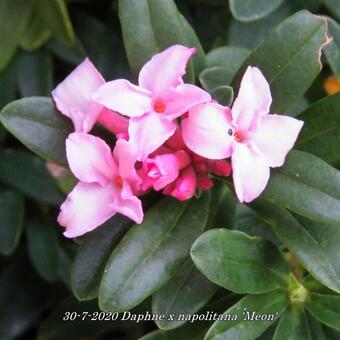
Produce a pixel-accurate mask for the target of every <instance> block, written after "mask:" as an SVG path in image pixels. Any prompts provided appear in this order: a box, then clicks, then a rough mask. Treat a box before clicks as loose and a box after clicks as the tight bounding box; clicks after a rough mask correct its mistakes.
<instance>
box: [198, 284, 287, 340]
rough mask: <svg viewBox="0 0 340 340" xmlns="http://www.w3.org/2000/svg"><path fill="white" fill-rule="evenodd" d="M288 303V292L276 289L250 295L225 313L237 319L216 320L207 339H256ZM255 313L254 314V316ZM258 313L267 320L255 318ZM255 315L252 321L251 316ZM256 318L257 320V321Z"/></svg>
mask: <svg viewBox="0 0 340 340" xmlns="http://www.w3.org/2000/svg"><path fill="white" fill-rule="evenodd" d="M287 304H288V298H287V295H286V292H284V291H281V290H275V291H273V292H270V293H266V294H259V295H248V296H246V297H244V298H242V299H241V300H240V301H239V302H238V303H236V304H235V305H234V306H232V307H231V308H229V309H228V310H227V311H226V312H225V313H224V314H228V315H229V317H230V318H232V316H233V315H234V317H235V318H236V320H232V319H230V320H228V319H227V321H226V320H221V321H216V322H215V323H214V324H213V325H212V326H211V327H210V329H209V331H208V333H207V334H206V336H205V338H204V339H205V340H217V339H223V340H235V339H256V338H257V337H258V336H260V335H261V334H262V333H263V332H264V331H265V330H266V329H267V328H268V327H269V326H270V325H271V324H272V323H274V321H275V320H276V319H277V317H278V316H279V315H280V314H281V313H282V312H283V310H284V309H285V308H286V306H287ZM253 313H254V316H253ZM258 314H262V315H266V316H267V320H261V319H260V320H258V319H255V317H256V315H257V317H259V316H258ZM252 317H253V320H252V321H251V320H250V318H252ZM255 320H256V321H255Z"/></svg>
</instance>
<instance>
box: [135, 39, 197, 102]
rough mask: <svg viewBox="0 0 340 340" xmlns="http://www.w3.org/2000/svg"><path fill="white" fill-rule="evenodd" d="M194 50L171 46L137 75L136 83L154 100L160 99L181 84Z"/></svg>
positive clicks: (157, 55) (154, 57) (156, 56)
mask: <svg viewBox="0 0 340 340" xmlns="http://www.w3.org/2000/svg"><path fill="white" fill-rule="evenodd" d="M193 53H195V48H187V47H185V46H182V45H173V46H171V47H169V48H167V49H166V50H165V51H163V52H161V53H158V54H156V55H155V56H153V57H152V59H151V60H150V61H148V62H147V63H146V64H145V65H144V66H143V68H142V69H141V71H140V73H139V78H138V83H139V85H140V86H142V87H143V88H145V89H148V90H149V91H151V92H152V93H153V97H154V98H158V97H162V95H163V94H165V93H166V92H167V91H168V90H169V89H170V88H171V87H176V86H178V85H179V84H182V83H183V80H182V76H183V75H184V74H185V68H186V65H187V63H188V60H189V58H190V57H191V56H192V54H193Z"/></svg>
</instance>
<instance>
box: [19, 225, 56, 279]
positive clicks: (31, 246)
mask: <svg viewBox="0 0 340 340" xmlns="http://www.w3.org/2000/svg"><path fill="white" fill-rule="evenodd" d="M52 228H55V227H52V226H51V225H49V224H42V223H40V222H31V223H28V225H27V228H26V233H27V245H28V254H29V256H30V259H31V261H32V263H33V266H34V268H35V269H36V271H37V272H38V273H39V275H40V276H41V277H42V278H43V279H45V280H46V281H48V282H54V281H56V279H57V276H58V264H59V244H58V238H57V234H56V231H55V230H54V229H52Z"/></svg>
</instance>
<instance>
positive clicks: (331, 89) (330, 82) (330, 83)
mask: <svg viewBox="0 0 340 340" xmlns="http://www.w3.org/2000/svg"><path fill="white" fill-rule="evenodd" d="M324 89H325V92H326V93H327V94H328V95H330V94H334V93H336V92H339V91H340V80H339V79H337V78H336V77H335V76H330V77H328V78H327V79H326V80H325V83H324Z"/></svg>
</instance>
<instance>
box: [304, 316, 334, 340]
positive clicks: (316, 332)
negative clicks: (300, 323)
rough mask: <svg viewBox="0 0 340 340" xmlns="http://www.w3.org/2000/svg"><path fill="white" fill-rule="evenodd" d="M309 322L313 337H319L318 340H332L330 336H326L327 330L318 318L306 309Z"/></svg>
mask: <svg viewBox="0 0 340 340" xmlns="http://www.w3.org/2000/svg"><path fill="white" fill-rule="evenodd" d="M306 314H307V319H308V324H309V330H310V334H311V336H312V339H318V340H331V339H329V338H326V335H325V332H324V330H323V329H322V325H321V323H320V322H319V321H318V320H316V319H315V318H314V317H313V316H312V315H311V314H310V313H308V311H307V310H306Z"/></svg>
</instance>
